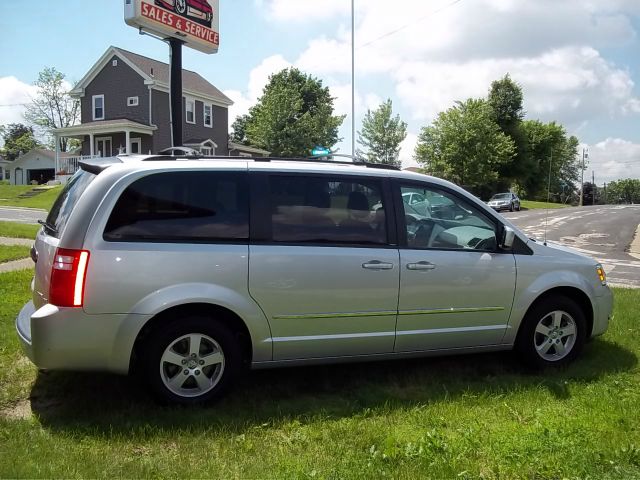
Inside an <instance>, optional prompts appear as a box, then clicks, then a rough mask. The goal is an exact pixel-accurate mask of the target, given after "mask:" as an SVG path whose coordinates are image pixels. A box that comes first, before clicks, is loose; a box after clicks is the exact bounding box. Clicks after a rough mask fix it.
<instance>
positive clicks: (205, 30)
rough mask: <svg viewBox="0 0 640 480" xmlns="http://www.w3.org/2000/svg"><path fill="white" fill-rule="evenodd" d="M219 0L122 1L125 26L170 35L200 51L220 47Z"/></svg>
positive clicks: (164, 35)
mask: <svg viewBox="0 0 640 480" xmlns="http://www.w3.org/2000/svg"><path fill="white" fill-rule="evenodd" d="M218 6H219V0H124V20H125V22H127V25H131V26H132V27H136V28H142V29H143V30H144V31H147V32H150V33H153V34H155V35H159V36H161V37H162V38H169V37H174V38H177V39H179V40H182V41H183V42H185V45H187V46H188V47H191V48H195V49H196V50H200V51H201V52H204V53H216V52H217V51H218V47H219V46H220V33H219V25H220V16H219V11H218Z"/></svg>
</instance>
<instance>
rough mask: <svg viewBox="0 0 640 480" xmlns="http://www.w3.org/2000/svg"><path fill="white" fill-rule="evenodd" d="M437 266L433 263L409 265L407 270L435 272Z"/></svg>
mask: <svg viewBox="0 0 640 480" xmlns="http://www.w3.org/2000/svg"><path fill="white" fill-rule="evenodd" d="M435 269H436V266H435V265H434V264H433V263H431V262H424V261H423V262H418V263H407V270H422V271H425V270H435Z"/></svg>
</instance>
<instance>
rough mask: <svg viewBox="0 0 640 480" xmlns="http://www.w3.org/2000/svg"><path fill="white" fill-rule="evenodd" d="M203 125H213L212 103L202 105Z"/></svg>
mask: <svg viewBox="0 0 640 480" xmlns="http://www.w3.org/2000/svg"><path fill="white" fill-rule="evenodd" d="M204 126H205V127H209V128H211V127H213V105H207V104H206V103H205V105H204Z"/></svg>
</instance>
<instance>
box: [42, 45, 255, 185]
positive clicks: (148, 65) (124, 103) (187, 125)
mask: <svg viewBox="0 0 640 480" xmlns="http://www.w3.org/2000/svg"><path fill="white" fill-rule="evenodd" d="M169 75H170V68H169V65H168V64H167V63H163V62H159V61H157V60H154V59H151V58H148V57H144V56H142V55H138V54H136V53H132V52H129V51H126V50H123V49H121V48H116V47H109V49H108V50H107V51H106V52H105V53H104V54H103V55H102V57H100V59H99V60H98V61H97V62H96V64H95V65H93V67H91V69H90V70H89V71H88V72H87V74H86V75H85V76H84V78H82V80H80V82H78V84H77V85H76V86H75V87H74V89H73V90H72V91H71V95H72V96H74V97H76V98H79V99H80V102H81V123H80V124H79V125H75V126H72V127H66V128H58V129H55V130H54V131H53V133H54V135H55V136H56V137H57V138H59V137H66V138H77V139H79V140H81V141H82V150H81V155H82V156H102V157H105V156H113V155H117V154H121V153H128V154H136V153H144V154H146V153H157V152H159V151H161V150H164V149H166V148H169V147H171V120H170V102H169ZM182 83H183V98H182V112H181V114H182V118H183V138H184V145H183V146H186V147H191V148H194V149H196V150H198V151H199V152H201V153H203V154H206V155H225V156H226V155H229V153H230V150H231V153H232V154H234V155H240V154H241V153H245V154H247V153H248V154H250V155H256V154H260V155H261V154H262V153H263V152H264V151H262V150H257V149H252V148H247V147H244V146H241V145H233V148H232V149H231V148H230V146H229V144H228V141H229V136H228V131H229V107H230V106H231V105H233V102H232V101H231V99H229V98H228V97H227V96H226V95H225V94H224V93H222V92H221V91H220V90H219V89H218V88H216V87H215V86H214V85H212V84H211V83H210V82H208V81H207V80H205V79H204V78H203V77H202V76H201V75H200V74H198V73H196V72H192V71H190V70H183V71H182ZM78 160H79V159H78V158H73V157H72V158H68V159H66V160H64V159H62V158H61V156H60V155H58V163H57V165H58V167H57V169H58V170H60V171H64V172H65V173H67V174H69V173H73V172H74V171H75V170H76V169H77V163H78Z"/></svg>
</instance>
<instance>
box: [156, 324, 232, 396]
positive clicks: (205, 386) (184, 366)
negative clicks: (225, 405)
mask: <svg viewBox="0 0 640 480" xmlns="http://www.w3.org/2000/svg"><path fill="white" fill-rule="evenodd" d="M224 368H225V356H224V352H223V351H222V348H221V347H220V345H219V344H218V342H216V341H215V340H214V339H213V338H211V337H209V336H207V335H203V334H200V333H190V334H188V335H183V336H181V337H180V338H177V339H176V340H174V341H173V342H171V343H170V344H169V346H168V347H167V348H166V349H165V350H164V353H163V354H162V357H161V358H160V377H161V378H162V382H163V383H164V385H165V386H166V387H167V389H169V391H171V392H172V393H174V394H175V395H178V396H180V397H198V396H201V395H204V394H205V393H207V392H209V391H211V390H212V389H213V388H214V387H215V386H216V385H217V384H218V382H219V381H220V379H221V378H222V374H223V373H224Z"/></svg>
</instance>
